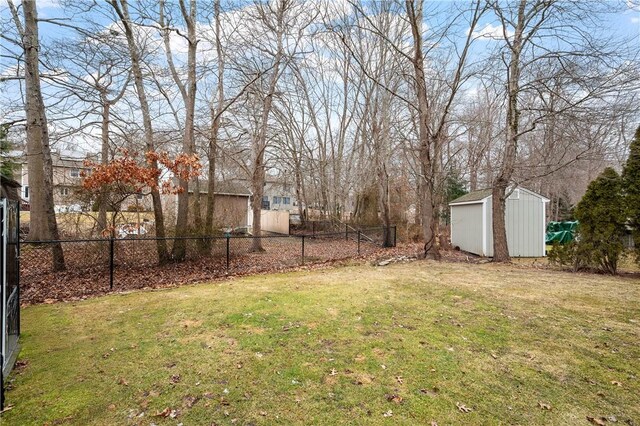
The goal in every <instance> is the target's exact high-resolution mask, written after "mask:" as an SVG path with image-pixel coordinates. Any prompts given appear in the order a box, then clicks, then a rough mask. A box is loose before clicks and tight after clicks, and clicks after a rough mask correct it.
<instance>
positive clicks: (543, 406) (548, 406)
mask: <svg viewBox="0 0 640 426" xmlns="http://www.w3.org/2000/svg"><path fill="white" fill-rule="evenodd" d="M538 407H540V408H542V409H543V410H549V411H551V405H550V404H546V403H544V402H538Z"/></svg>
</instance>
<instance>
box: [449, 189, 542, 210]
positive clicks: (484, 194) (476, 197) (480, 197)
mask: <svg viewBox="0 0 640 426" xmlns="http://www.w3.org/2000/svg"><path fill="white" fill-rule="evenodd" d="M516 189H519V190H521V191H524V192H527V193H529V194H531V195H533V196H535V197H538V198H540V199H542V201H543V202H545V203H546V202H548V201H549V199H548V198H546V197H543V196H542V195H540V194H538V193H535V192H533V191H530V190H528V189H527V188H523V187H521V186H518V187H516ZM492 191H493V190H492V189H491V188H487V189H479V190H477V191H471V192H470V193H468V194H465V195H463V196H462V197H459V198H456V199H455V200H453V201H451V202H450V203H449V205H450V206H451V205H456V204H476V203H482V202H483V201H484V200H485V199H487V198H489V197H491V193H492Z"/></svg>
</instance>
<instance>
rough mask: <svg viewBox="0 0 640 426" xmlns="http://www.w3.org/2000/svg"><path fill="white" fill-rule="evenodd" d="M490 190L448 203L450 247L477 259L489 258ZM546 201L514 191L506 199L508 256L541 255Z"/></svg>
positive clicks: (464, 196)
mask: <svg viewBox="0 0 640 426" xmlns="http://www.w3.org/2000/svg"><path fill="white" fill-rule="evenodd" d="M492 198H493V197H492V195H491V189H482V190H479V191H472V192H470V193H468V194H466V195H463V196H462V197H460V198H457V199H455V200H453V201H452V202H450V203H449V207H450V209H451V244H452V245H453V246H454V247H456V248H459V249H460V250H464V251H467V252H469V253H474V254H478V255H480V256H487V257H492V256H493V222H492V221H493V209H492ZM548 202H549V199H547V198H545V197H543V196H542V195H540V194H536V193H535V192H533V191H530V190H528V189H525V188H522V187H517V188H515V189H513V191H512V192H511V194H510V195H509V197H508V198H507V203H506V211H505V225H506V231H507V244H508V247H509V255H510V256H512V257H542V256H544V255H545V225H546V223H545V221H546V219H545V218H546V205H547V203H548Z"/></svg>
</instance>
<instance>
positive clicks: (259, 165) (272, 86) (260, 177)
mask: <svg viewBox="0 0 640 426" xmlns="http://www.w3.org/2000/svg"><path fill="white" fill-rule="evenodd" d="M287 7H288V5H287V2H285V1H280V2H279V3H278V9H277V12H276V13H277V17H276V20H277V24H276V32H277V33H276V34H275V37H276V39H277V51H276V52H275V57H274V65H273V69H272V71H271V72H272V74H271V79H270V80H269V86H268V89H267V93H265V94H264V95H263V96H264V98H263V99H262V114H261V117H260V122H259V123H260V127H259V129H258V132H257V134H256V135H254V137H253V141H252V148H253V149H252V173H251V192H252V193H253V199H252V200H251V209H252V213H253V235H254V237H260V234H261V233H262V223H261V220H260V219H261V218H260V216H261V213H262V197H263V195H264V183H265V182H264V180H265V162H264V154H265V150H266V148H267V129H268V128H269V115H270V114H271V108H272V105H273V96H274V94H275V91H276V86H277V84H278V79H279V78H280V67H281V65H282V64H281V62H282V57H283V55H284V52H283V50H284V47H283V43H284V41H283V38H284V14H285V13H286V8H287ZM251 251H254V252H257V251H264V248H262V240H261V239H260V238H253V241H252V244H251Z"/></svg>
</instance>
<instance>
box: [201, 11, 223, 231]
mask: <svg viewBox="0 0 640 426" xmlns="http://www.w3.org/2000/svg"><path fill="white" fill-rule="evenodd" d="M213 13H214V15H215V17H214V19H215V34H216V54H217V60H218V72H217V76H218V84H217V86H216V95H217V99H216V100H212V105H211V132H210V133H209V149H208V150H207V155H208V160H209V168H208V170H207V212H206V216H205V221H204V228H205V234H206V235H212V234H213V217H214V211H215V202H216V197H215V181H216V159H217V152H218V133H219V131H220V123H221V121H222V111H223V108H224V106H223V104H224V67H225V60H224V52H223V51H222V40H221V38H220V37H221V25H220V0H215V2H214V3H213Z"/></svg>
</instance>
